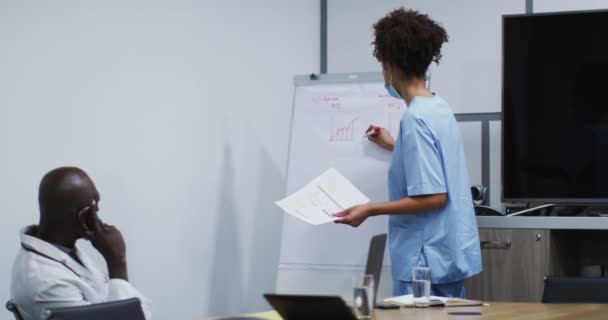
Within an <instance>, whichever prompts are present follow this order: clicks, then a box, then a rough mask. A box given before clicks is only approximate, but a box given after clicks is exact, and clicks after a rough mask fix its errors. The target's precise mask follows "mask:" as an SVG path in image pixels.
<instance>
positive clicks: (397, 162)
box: [336, 8, 481, 297]
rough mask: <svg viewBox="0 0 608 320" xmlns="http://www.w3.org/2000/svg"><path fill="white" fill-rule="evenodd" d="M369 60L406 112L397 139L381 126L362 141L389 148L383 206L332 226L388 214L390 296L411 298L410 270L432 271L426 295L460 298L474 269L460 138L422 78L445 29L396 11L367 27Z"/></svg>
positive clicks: (474, 235)
mask: <svg viewBox="0 0 608 320" xmlns="http://www.w3.org/2000/svg"><path fill="white" fill-rule="evenodd" d="M374 35H375V40H374V56H375V57H376V58H377V59H378V61H379V62H380V63H381V64H382V70H383V73H384V80H385V86H386V88H387V90H388V92H389V93H390V94H391V95H392V96H393V97H395V98H399V99H403V100H405V103H406V104H407V106H408V108H407V111H406V112H405V114H404V115H403V118H402V119H401V122H400V128H399V134H398V136H397V137H396V138H393V137H391V135H390V132H389V131H388V130H386V129H384V128H380V127H376V126H370V128H369V129H368V132H369V131H371V130H375V131H374V132H376V133H375V134H373V135H371V136H370V137H369V139H370V140H371V141H372V142H375V143H377V144H378V145H379V146H381V147H382V148H385V149H387V150H389V151H392V159H391V163H390V168H389V171H388V188H389V201H388V202H384V203H372V204H366V205H360V206H356V207H353V208H350V209H348V210H345V211H343V212H340V213H337V214H336V216H337V217H339V218H340V219H339V220H337V221H336V222H337V223H343V224H348V225H351V226H353V227H357V226H359V225H360V224H361V223H363V222H364V221H365V220H366V219H367V218H368V217H372V216H377V215H389V248H390V253H391V261H392V269H393V291H394V294H395V295H403V294H410V293H412V291H413V289H412V269H413V268H414V267H417V266H424V267H430V268H431V273H432V276H431V283H432V284H431V294H433V295H438V296H446V297H464V279H465V278H468V277H471V276H473V275H475V274H477V273H479V272H481V253H480V248H479V236H478V231H477V223H476V220H475V213H474V209H473V201H472V199H471V192H470V184H469V177H468V173H467V166H466V161H465V155H464V148H463V143H462V138H461V135H460V131H459V129H458V125H457V123H456V119H455V117H454V114H453V113H452V110H451V109H450V106H449V105H448V103H447V102H446V101H445V100H443V99H442V98H441V97H439V96H438V95H436V94H434V93H432V92H430V91H429V89H428V88H427V87H426V84H425V73H426V71H427V69H428V67H429V65H430V64H431V63H432V62H436V63H438V62H439V60H440V59H441V46H442V45H443V43H444V42H447V40H448V35H447V33H446V31H445V30H444V29H443V28H442V27H441V26H440V25H439V24H438V23H436V22H435V21H433V20H431V19H430V18H429V17H428V16H427V15H424V14H421V13H419V12H417V11H413V10H406V9H403V8H401V9H397V10H395V11H392V12H390V13H389V14H388V15H387V16H386V17H384V18H382V19H380V21H378V22H377V23H376V24H375V25H374Z"/></svg>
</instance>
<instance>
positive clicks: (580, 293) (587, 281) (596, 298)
mask: <svg viewBox="0 0 608 320" xmlns="http://www.w3.org/2000/svg"><path fill="white" fill-rule="evenodd" d="M543 303H608V278H571V277H545V290H544V292H543Z"/></svg>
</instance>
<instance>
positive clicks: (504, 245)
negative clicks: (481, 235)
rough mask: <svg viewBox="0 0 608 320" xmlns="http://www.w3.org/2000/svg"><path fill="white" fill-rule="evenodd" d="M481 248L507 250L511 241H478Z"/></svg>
mask: <svg viewBox="0 0 608 320" xmlns="http://www.w3.org/2000/svg"><path fill="white" fill-rule="evenodd" d="M479 244H480V245H481V247H482V248H496V249H509V248H510V247H511V241H509V240H507V241H479Z"/></svg>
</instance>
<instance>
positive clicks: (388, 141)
mask: <svg viewBox="0 0 608 320" xmlns="http://www.w3.org/2000/svg"><path fill="white" fill-rule="evenodd" d="M365 135H366V136H367V139H368V140H369V141H371V142H373V143H375V144H377V145H379V146H380V147H382V148H384V149H386V150H388V151H393V148H394V147H395V139H394V138H393V137H392V136H391V133H390V132H389V131H388V130H387V129H386V128H382V127H377V126H373V125H370V126H369V127H368V128H367V130H365Z"/></svg>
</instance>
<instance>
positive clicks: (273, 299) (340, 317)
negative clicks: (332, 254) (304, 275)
mask: <svg viewBox="0 0 608 320" xmlns="http://www.w3.org/2000/svg"><path fill="white" fill-rule="evenodd" d="M264 298H266V301H268V303H270V305H271V306H272V307H273V308H274V310H276V311H277V312H278V313H279V315H281V317H282V318H283V320H311V319H314V320H357V317H356V316H355V315H354V314H353V311H352V310H351V308H350V307H349V306H348V305H346V302H344V300H342V298H340V297H334V296H307V295H288V294H265V295H264Z"/></svg>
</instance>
